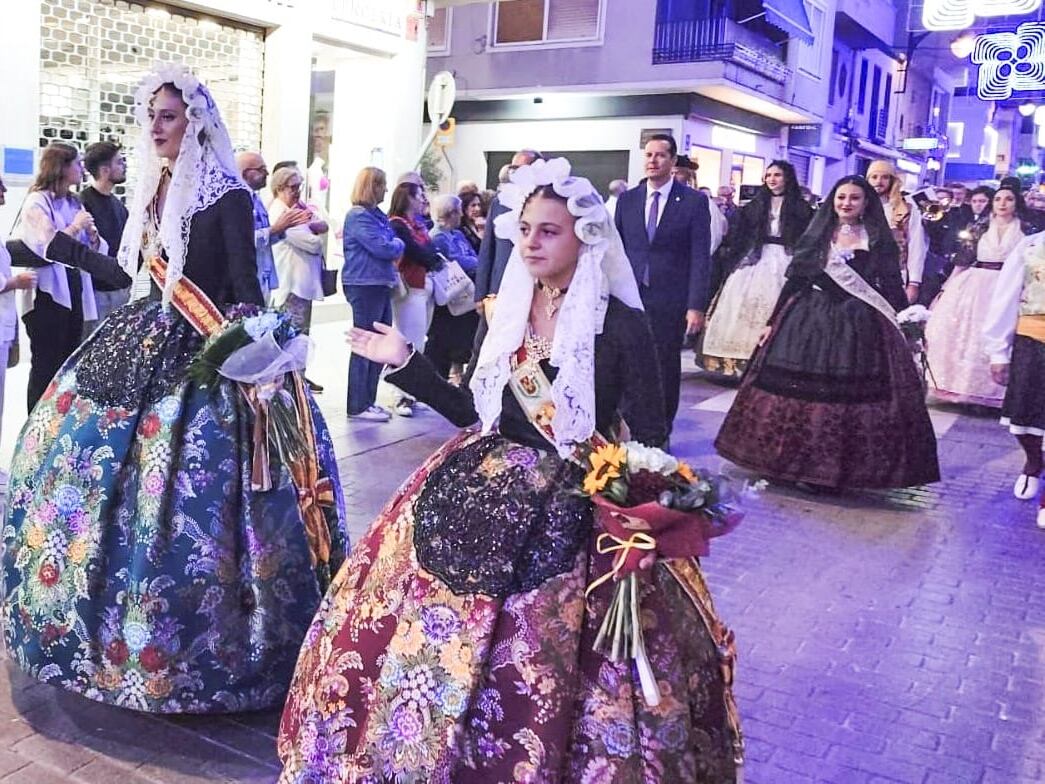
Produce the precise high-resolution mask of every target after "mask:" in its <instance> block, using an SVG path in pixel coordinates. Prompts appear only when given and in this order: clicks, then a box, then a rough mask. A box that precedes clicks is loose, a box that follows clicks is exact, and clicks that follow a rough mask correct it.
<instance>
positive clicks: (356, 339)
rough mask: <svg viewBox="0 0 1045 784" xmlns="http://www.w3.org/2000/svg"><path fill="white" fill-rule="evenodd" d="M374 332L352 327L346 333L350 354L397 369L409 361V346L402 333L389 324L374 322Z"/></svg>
mask: <svg viewBox="0 0 1045 784" xmlns="http://www.w3.org/2000/svg"><path fill="white" fill-rule="evenodd" d="M374 329H375V330H376V332H371V331H370V330H368V329H360V328H359V327H354V328H353V329H352V330H351V331H349V332H347V333H346V334H347V335H348V344H349V345H350V346H351V347H352V352H353V353H355V354H359V356H361V357H366V358H367V359H369V360H370V361H371V362H378V363H380V364H382V365H392V366H393V367H399V366H401V365H405V364H406V361H407V360H408V359H410V344H409V343H407V342H406V338H405V337H403V333H402V332H400V331H399V330H398V329H396V328H395V327H393V326H391V325H389V324H382V323H381V322H380V321H375V322H374Z"/></svg>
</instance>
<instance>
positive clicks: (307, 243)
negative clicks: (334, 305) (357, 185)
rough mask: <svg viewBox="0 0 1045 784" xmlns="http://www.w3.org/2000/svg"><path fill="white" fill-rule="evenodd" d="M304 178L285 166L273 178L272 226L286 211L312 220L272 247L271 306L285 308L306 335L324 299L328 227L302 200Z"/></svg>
mask: <svg viewBox="0 0 1045 784" xmlns="http://www.w3.org/2000/svg"><path fill="white" fill-rule="evenodd" d="M303 183H304V177H303V176H302V175H301V172H300V171H298V169H297V168H296V167H294V166H284V167H283V168H281V169H278V170H277V171H276V172H275V173H273V175H272V182H271V187H272V194H273V196H275V198H274V199H273V201H272V203H271V204H270V205H269V220H270V221H271V222H273V223H275V222H276V221H277V220H278V219H279V216H280V215H282V214H283V213H284V212H286V211H287V210H289V209H292V208H295V207H296V208H298V209H303V210H308V211H310V212H311V213H312V220H311V221H310V222H309V223H304V224H302V225H300V226H294V227H292V228H290V229H287V233H286V239H285V240H284V241H283V242H279V243H276V244H275V245H273V246H272V253H273V255H274V256H275V259H276V273H277V274H278V275H279V288H278V289H276V290H275V291H274V292H273V293H272V304H273V305H275V306H276V307H278V308H284V309H285V310H286V311H287V312H288V313H289V314H290V317H291V319H292V321H293V323H294V325H295V326H296V327H297V328H298V329H300V330H302V331H303V332H308V330H309V327H310V326H311V324H312V303H313V302H315V301H319V300H322V299H323V248H324V246H325V245H326V239H327V231H328V226H327V223H326V221H325V220H323V219H322V218H321V217H320V216H319V215H318V211H317V210H316V209H315V208H314V207H309V206H307V205H305V204H304V202H302V200H301V187H302V184H303Z"/></svg>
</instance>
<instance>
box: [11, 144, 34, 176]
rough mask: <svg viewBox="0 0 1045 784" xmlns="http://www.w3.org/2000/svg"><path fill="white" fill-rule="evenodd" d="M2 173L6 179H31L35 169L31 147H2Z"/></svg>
mask: <svg viewBox="0 0 1045 784" xmlns="http://www.w3.org/2000/svg"><path fill="white" fill-rule="evenodd" d="M3 151H4V157H3V172H4V175H5V176H7V177H20V176H21V177H32V176H33V172H34V171H35V168H34V166H33V148H32V147H4V148H3Z"/></svg>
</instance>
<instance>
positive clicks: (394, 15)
mask: <svg viewBox="0 0 1045 784" xmlns="http://www.w3.org/2000/svg"><path fill="white" fill-rule="evenodd" d="M1039 2H1040V0H1039ZM330 17H331V18H332V19H336V20H338V21H340V22H351V23H352V24H356V25H359V26H360V27H369V28H371V29H372V30H381V31H383V32H386V33H392V34H393V35H402V34H403V32H404V31H405V30H406V19H407V13H406V10H405V7H404V6H403V4H402V3H401V2H395V0H331V11H330Z"/></svg>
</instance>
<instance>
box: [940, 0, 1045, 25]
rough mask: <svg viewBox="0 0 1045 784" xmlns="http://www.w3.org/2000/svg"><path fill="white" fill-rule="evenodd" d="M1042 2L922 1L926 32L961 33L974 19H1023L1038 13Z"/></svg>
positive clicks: (1012, 0) (1033, 0) (1031, 0)
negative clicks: (1007, 17)
mask: <svg viewBox="0 0 1045 784" xmlns="http://www.w3.org/2000/svg"><path fill="white" fill-rule="evenodd" d="M1041 3H1042V0H925V5H923V6H922V24H923V25H924V26H925V29H926V30H964V29H965V28H967V27H971V26H972V23H973V22H974V21H975V20H976V17H977V16H981V17H992V16H1024V15H1026V14H1031V13H1034V12H1035V11H1037V10H1038V9H1039V8H1040V7H1041Z"/></svg>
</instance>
